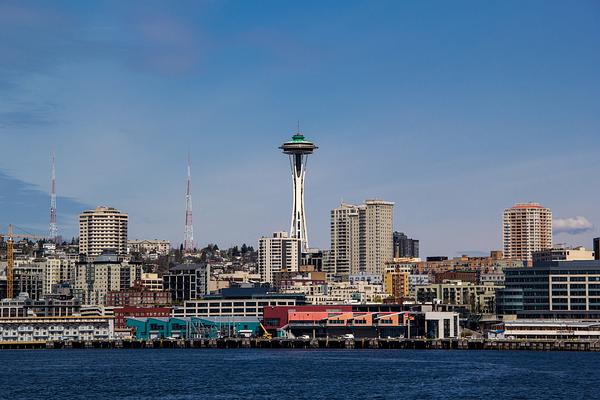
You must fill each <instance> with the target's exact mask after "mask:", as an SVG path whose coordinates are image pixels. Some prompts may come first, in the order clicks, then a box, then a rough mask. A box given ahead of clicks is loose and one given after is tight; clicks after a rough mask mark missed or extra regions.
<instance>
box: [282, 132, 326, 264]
mask: <svg viewBox="0 0 600 400" xmlns="http://www.w3.org/2000/svg"><path fill="white" fill-rule="evenodd" d="M279 148H280V149H281V150H283V153H284V154H287V155H288V156H289V158H290V166H291V168H292V190H293V197H294V203H293V206H292V223H291V227H290V237H292V238H296V239H299V240H300V248H301V250H302V252H307V251H308V232H307V230H306V215H305V213H304V176H305V175H306V162H307V161H308V155H309V154H312V152H313V151H314V150H315V149H318V147H317V146H315V144H314V143H312V142H309V141H307V140H305V139H304V135H302V134H301V133H300V131H299V130H298V132H297V133H296V134H295V135H294V136H292V140H291V141H289V142H285V143H284V144H282V145H281V146H280V147H279Z"/></svg>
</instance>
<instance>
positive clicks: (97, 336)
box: [0, 316, 114, 342]
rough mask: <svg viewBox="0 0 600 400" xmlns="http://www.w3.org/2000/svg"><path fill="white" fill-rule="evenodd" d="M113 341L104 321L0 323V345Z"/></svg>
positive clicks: (61, 319) (53, 319)
mask: <svg viewBox="0 0 600 400" xmlns="http://www.w3.org/2000/svg"><path fill="white" fill-rule="evenodd" d="M113 337H114V320H113V318H107V317H80V316H69V317H17V318H1V319H0V342H38V341H42V342H47V341H64V340H74V341H94V340H110V339H113Z"/></svg>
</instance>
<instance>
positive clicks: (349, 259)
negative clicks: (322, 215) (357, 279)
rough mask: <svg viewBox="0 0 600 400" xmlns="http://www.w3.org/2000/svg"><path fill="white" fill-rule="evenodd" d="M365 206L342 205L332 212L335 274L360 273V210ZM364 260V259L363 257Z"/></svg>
mask: <svg viewBox="0 0 600 400" xmlns="http://www.w3.org/2000/svg"><path fill="white" fill-rule="evenodd" d="M361 207H363V208H364V206H355V205H352V204H345V203H342V204H340V206H339V207H336V208H334V209H333V210H331V225H330V231H331V258H330V262H331V263H332V264H331V265H332V266H333V267H334V271H331V272H333V273H334V274H338V275H342V274H352V273H356V272H358V271H360V268H359V266H360V260H361V258H360V251H359V245H360V239H359V209H360V208H361ZM363 260H364V257H363Z"/></svg>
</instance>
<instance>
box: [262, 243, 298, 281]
mask: <svg viewBox="0 0 600 400" xmlns="http://www.w3.org/2000/svg"><path fill="white" fill-rule="evenodd" d="M299 263H300V240H299V239H297V238H291V237H289V236H288V235H287V233H286V232H275V233H273V236H272V237H262V238H260V240H259V241H258V270H259V272H260V279H261V281H262V282H273V273H274V272H280V271H298V265H299Z"/></svg>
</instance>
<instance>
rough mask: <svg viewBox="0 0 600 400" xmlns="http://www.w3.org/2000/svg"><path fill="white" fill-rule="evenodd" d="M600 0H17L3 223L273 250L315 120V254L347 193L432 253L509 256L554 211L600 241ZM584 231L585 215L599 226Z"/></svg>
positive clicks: (581, 234) (2, 46)
mask: <svg viewBox="0 0 600 400" xmlns="http://www.w3.org/2000/svg"><path fill="white" fill-rule="evenodd" d="M599 49H600V5H599V3H598V2H595V1H589V2H586V1H577V2H564V1H556V2H555V1H528V2H522V1H502V2H478V1H472V2H471V1H468V2H463V1H457V2H445V1H439V2H438V1H425V2H408V1H358V2H356V1H345V2H340V1H315V2H310V1H303V2H297V3H293V2H275V1H273V2H270V1H261V2H247V1H206V2H200V1H189V2H187V1H177V2H166V1H165V2H153V1H127V2H123V1H99V2H75V1H53V2H50V1H44V2H30V1H14V2H12V1H8V2H6V1H0V99H2V101H1V102H0V138H1V142H0V148H2V157H1V158H0V224H2V225H3V226H5V225H6V224H7V223H13V224H15V225H18V226H22V227H26V228H28V229H29V230H31V231H39V232H44V231H45V230H46V226H47V222H48V206H49V198H48V194H47V191H48V187H49V176H50V169H49V154H50V152H51V151H55V153H56V160H57V161H56V162H57V176H58V184H57V187H58V191H59V196H60V197H59V200H58V211H59V215H58V223H59V227H60V230H61V233H63V235H65V236H68V237H70V236H73V235H74V234H75V233H76V214H78V213H79V212H80V211H81V210H82V209H84V208H87V207H92V206H96V205H100V204H104V205H111V206H114V207H117V208H119V209H122V210H123V211H126V212H128V213H129V214H130V237H132V238H166V239H169V240H171V241H173V242H174V243H179V242H181V241H182V236H183V223H184V206H185V199H184V194H185V173H186V158H187V153H188V151H189V152H190V153H191V157H192V164H193V165H192V169H193V172H192V173H193V198H194V229H195V233H196V235H195V239H196V240H197V241H198V242H199V243H200V244H201V245H203V244H206V243H208V242H216V243H218V244H219V245H221V246H228V245H231V244H238V243H242V242H246V243H256V241H257V238H258V237H259V236H261V235H268V234H270V233H271V232H272V231H274V230H285V229H287V228H288V225H289V213H290V208H291V187H290V186H291V183H290V176H289V171H288V168H289V164H288V162H287V160H286V159H285V157H284V155H282V154H281V153H280V152H279V151H278V149H277V147H278V146H279V145H280V144H281V143H282V142H283V141H285V140H287V139H288V138H289V137H290V136H291V134H292V133H293V132H294V130H295V127H296V121H297V120H300V124H301V129H302V131H303V132H304V133H305V134H306V136H307V137H308V138H309V139H311V140H313V141H315V142H316V143H317V144H318V145H319V149H318V150H317V151H316V152H315V154H314V155H313V156H312V158H311V159H310V160H309V170H308V174H307V188H306V190H307V193H306V203H307V214H308V230H309V234H310V237H311V241H312V243H311V244H312V245H316V246H320V247H322V248H327V247H328V245H329V228H328V226H329V211H330V210H331V208H333V207H335V206H336V205H337V204H339V202H340V201H341V200H342V199H343V200H344V201H346V202H357V203H358V202H361V201H363V200H365V199H367V198H374V197H377V198H383V199H386V200H390V201H394V202H395V203H396V207H395V216H394V219H395V220H394V224H395V227H396V228H397V229H398V230H402V231H405V232H407V233H408V234H409V235H410V236H413V237H416V238H418V239H420V240H421V248H422V252H423V255H434V254H445V255H449V256H454V255H457V254H459V253H470V254H479V253H481V252H488V251H489V250H490V249H498V248H500V247H501V237H500V232H501V226H500V221H501V215H502V211H503V209H504V208H506V207H509V206H511V205H512V204H513V203H515V202H521V201H538V202H540V203H542V204H544V205H546V206H548V207H550V208H551V209H552V210H553V213H554V217H555V218H556V219H560V220H561V221H560V223H559V226H560V227H561V229H560V230H561V232H557V233H556V235H555V242H557V243H567V244H572V245H580V244H581V245H585V246H587V247H589V246H590V245H591V238H592V237H594V236H600V230H599V228H598V226H599V225H600V209H599V208H598V200H599V198H600V187H599V186H598V185H597V180H598V171H599V169H600V144H599V140H598V138H599V137H600V96H598V93H600V51H599ZM577 217H581V218H577Z"/></svg>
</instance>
